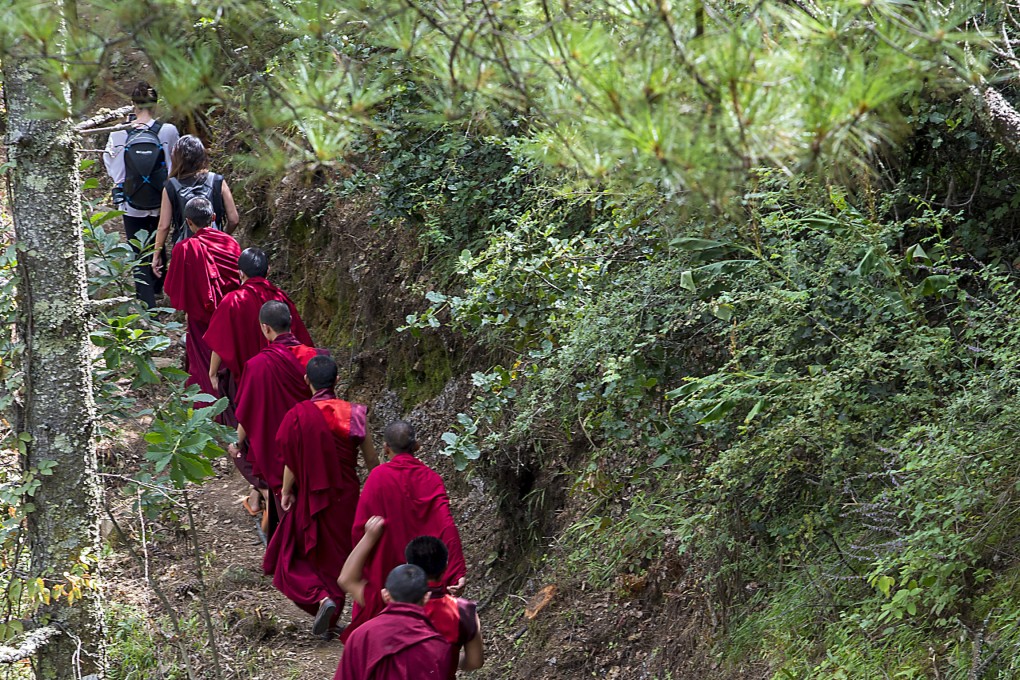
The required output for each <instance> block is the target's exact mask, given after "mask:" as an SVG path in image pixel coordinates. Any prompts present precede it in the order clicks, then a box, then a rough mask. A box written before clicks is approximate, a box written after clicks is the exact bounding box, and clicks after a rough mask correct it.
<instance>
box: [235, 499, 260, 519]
mask: <svg viewBox="0 0 1020 680" xmlns="http://www.w3.org/2000/svg"><path fill="white" fill-rule="evenodd" d="M241 505H242V506H243V507H244V509H245V510H246V511H247V512H248V514H249V515H251V516H252V517H258V516H259V515H261V514H262V513H263V512H264V511H263V510H262V503H261V502H260V503H259V505H258V507H257V508H254V509H252V507H251V503H249V502H248V499H247V498H245V499H244V500H243V501H241Z"/></svg>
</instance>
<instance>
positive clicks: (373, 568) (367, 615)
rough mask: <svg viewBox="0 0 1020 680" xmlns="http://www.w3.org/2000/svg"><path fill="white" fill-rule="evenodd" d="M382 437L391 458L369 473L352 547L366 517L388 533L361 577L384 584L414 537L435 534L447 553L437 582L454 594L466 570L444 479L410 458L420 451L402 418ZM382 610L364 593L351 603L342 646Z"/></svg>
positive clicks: (378, 600) (408, 424) (418, 461)
mask: <svg viewBox="0 0 1020 680" xmlns="http://www.w3.org/2000/svg"><path fill="white" fill-rule="evenodd" d="M385 439H386V444H385V447H384V450H385V452H386V455H387V457H389V458H390V459H391V460H390V461H389V462H388V463H384V464H382V465H380V466H379V467H377V468H376V469H374V470H372V473H371V474H369V475H368V479H367V480H365V488H364V489H362V491H361V498H360V499H359V500H358V510H357V512H356V513H355V516H354V530H353V532H352V534H351V544H352V545H356V544H357V543H358V542H359V541H360V540H361V538H362V536H364V534H365V523H366V522H367V521H368V520H369V518H370V517H373V516H375V515H378V516H380V517H384V518H386V526H387V531H386V533H385V534H384V535H383V537H382V539H381V540H380V541H379V545H378V546H376V549H375V551H374V552H373V553H372V556H371V557H370V558H369V559H368V560H367V562H366V563H365V569H364V578H365V580H366V581H368V582H370V583H383V581H384V579H385V578H386V575H387V574H388V573H389V572H390V570H391V569H393V568H394V567H395V566H397V565H399V564H402V563H403V562H404V547H405V546H406V545H407V544H408V543H409V542H410V541H411V539H412V538H415V537H417V536H436V537H438V538H439V539H441V540H442V541H443V543H445V544H446V548H447V550H448V551H449V555H450V556H449V564H448V565H447V567H446V571H445V572H444V573H443V575H442V577H441V578H440V579H439V581H438V582H439V584H440V585H442V586H443V587H445V588H448V589H449V591H450V592H451V593H452V594H454V595H458V594H459V593H460V590H461V589H463V587H464V580H465V575H466V574H467V569H466V567H465V565H464V552H463V549H462V548H461V544H460V534H459V533H458V532H457V526H456V525H455V524H454V522H453V516H452V515H451V514H450V499H449V497H448V496H447V495H446V487H445V486H444V485H443V478H442V477H440V476H439V475H438V474H436V473H435V472H434V471H433V470H432V469H431V468H429V466H427V465H426V464H425V463H423V462H422V461H420V460H419V459H418V458H416V457H415V456H414V452H415V451H417V450H418V448H419V447H418V442H417V441H416V440H415V435H414V428H413V427H411V424H410V423H408V422H406V421H403V420H398V421H396V422H393V423H391V424H390V425H389V426H388V427H387V428H386V432H385ZM383 606H384V603H383V602H382V600H381V598H379V597H372V596H371V594H369V593H366V597H365V602H364V604H363V605H359V604H357V603H355V605H354V608H353V610H352V613H351V623H350V625H349V626H347V628H346V629H344V632H343V633H342V634H341V636H340V639H341V640H343V641H345V642H346V641H347V639H348V638H349V637H350V635H351V633H353V632H354V631H355V630H357V628H358V627H359V626H361V625H362V624H364V623H365V622H366V621H368V620H369V619H371V618H372V617H373V616H375V615H376V614H378V613H379V612H380V611H382V609H383Z"/></svg>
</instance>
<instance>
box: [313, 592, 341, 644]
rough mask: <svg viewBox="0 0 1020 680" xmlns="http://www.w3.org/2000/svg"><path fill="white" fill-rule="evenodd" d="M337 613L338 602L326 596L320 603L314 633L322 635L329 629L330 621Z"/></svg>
mask: <svg viewBox="0 0 1020 680" xmlns="http://www.w3.org/2000/svg"><path fill="white" fill-rule="evenodd" d="M334 613H336V602H334V601H333V600H331V599H330V598H328V597H327V598H326V599H325V600H323V601H322V602H320V603H319V612H318V613H317V614H316V615H315V623H313V624H312V635H322V634H323V633H326V632H328V631H329V623H330V621H331V620H332V618H333V614H334Z"/></svg>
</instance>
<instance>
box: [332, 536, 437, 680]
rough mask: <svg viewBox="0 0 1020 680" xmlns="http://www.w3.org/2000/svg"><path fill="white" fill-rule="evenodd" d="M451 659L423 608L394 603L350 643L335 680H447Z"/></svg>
mask: <svg viewBox="0 0 1020 680" xmlns="http://www.w3.org/2000/svg"><path fill="white" fill-rule="evenodd" d="M386 530H387V531H389V526H387V527H386ZM449 656H450V644H449V643H448V642H447V641H446V640H444V639H443V636H442V635H440V634H439V633H438V632H437V631H436V629H435V628H433V627H432V624H431V623H430V622H429V620H428V617H426V616H425V609H424V608H422V607H420V606H418V605H415V604H404V603H400V602H394V603H392V604H390V605H388V606H387V607H386V608H385V609H384V610H383V611H382V613H381V614H379V616H377V617H375V618H374V619H372V620H371V621H369V622H368V623H366V624H365V625H364V626H362V627H361V628H360V629H359V630H357V631H356V632H355V633H354V634H353V635H351V637H350V639H348V640H347V644H345V645H344V654H343V656H342V657H341V658H340V666H339V667H338V668H337V669H336V675H334V676H333V680H445V678H446V668H447V665H448V664H449Z"/></svg>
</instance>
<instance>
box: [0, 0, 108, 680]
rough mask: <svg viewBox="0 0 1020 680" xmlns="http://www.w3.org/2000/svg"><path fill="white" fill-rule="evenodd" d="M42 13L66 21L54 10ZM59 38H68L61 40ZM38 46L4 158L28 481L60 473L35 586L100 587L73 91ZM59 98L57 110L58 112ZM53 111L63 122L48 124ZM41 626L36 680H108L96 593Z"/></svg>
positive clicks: (37, 552)
mask: <svg viewBox="0 0 1020 680" xmlns="http://www.w3.org/2000/svg"><path fill="white" fill-rule="evenodd" d="M40 11H42V12H61V11H62V4H61V3H52V4H51V5H49V6H48V7H47V8H46V9H40ZM58 37H62V34H60V32H58ZM33 51H35V47H34V46H33V45H32V42H31V41H30V40H27V39H26V40H22V41H19V42H17V43H15V44H14V45H12V47H11V49H9V50H8V51H7V52H6V53H5V54H4V59H3V63H2V74H3V84H4V98H5V104H6V109H7V152H8V160H10V161H13V163H14V167H13V170H12V172H11V180H12V181H11V187H12V194H11V204H12V209H13V216H14V229H15V240H16V243H17V245H18V270H19V271H18V274H19V284H18V291H17V295H18V315H19V316H18V337H19V338H21V339H22V340H23V342H24V343H25V347H24V350H25V351H24V354H23V357H24V359H23V366H22V368H23V369H24V373H25V391H24V400H23V404H22V407H21V410H20V413H19V414H17V415H18V419H17V420H18V423H19V430H20V431H22V432H26V433H27V434H28V435H30V437H31V439H30V441H29V442H28V443H27V446H26V452H27V455H26V456H24V459H23V461H22V463H23V465H24V467H25V469H26V470H29V469H33V468H36V467H38V464H39V463H40V462H41V461H55V462H56V465H55V466H54V467H52V474H49V475H46V476H41V477H40V480H41V482H42V484H41V486H40V487H39V489H38V491H36V493H35V495H34V497H33V499H32V502H33V505H34V506H35V510H34V511H33V512H31V513H29V514H28V520H27V528H28V533H29V556H30V569H29V578H36V577H42V578H44V579H51V578H56V579H59V580H63V578H64V577H63V574H65V573H79V574H81V573H85V574H86V575H89V576H95V575H96V567H95V558H96V556H97V555H98V553H99V521H98V517H99V514H98V511H99V502H100V495H99V494H100V488H99V485H98V483H97V476H96V472H97V463H96V451H95V443H94V440H93V434H94V426H95V403H94V400H93V395H92V377H91V367H90V361H89V353H88V346H89V344H88V343H89V337H88V313H87V293H86V278H85V251H84V244H83V243H82V238H81V220H80V217H81V192H80V181H79V175H78V165H77V158H76V153H75V147H74V130H73V122H72V120H71V118H70V105H69V94H70V93H69V88H68V87H67V84H66V82H62V81H61V80H60V78H59V75H60V74H59V73H56V72H53V71H52V70H50V69H48V67H49V66H52V62H49V61H48V60H44V59H40V58H39V54H38V52H37V51H36V53H35V54H33ZM54 98H57V101H56V102H55V101H54ZM54 103H56V104H58V105H59V108H60V109H61V110H62V111H64V115H63V116H62V117H53V116H52V115H47V114H46V112H52V111H53V110H54ZM37 619H38V620H39V621H40V622H45V623H48V624H49V625H52V626H53V627H55V628H57V629H58V630H59V631H60V634H59V635H56V636H54V637H53V638H52V639H49V640H48V641H47V643H46V644H45V645H44V646H42V648H41V649H40V651H39V652H38V653H37V654H36V655H35V657H34V658H33V666H34V668H35V672H36V676H37V677H38V678H47V679H49V678H54V679H62V678H80V677H82V676H87V675H89V674H96V673H99V674H101V673H102V670H103V665H104V659H103V643H102V639H103V635H102V633H103V630H102V615H101V611H100V597H99V593H98V590H96V589H95V588H87V589H85V590H84V591H83V592H82V599H81V600H79V601H77V602H75V603H74V604H73V605H68V604H67V599H66V598H55V599H54V600H52V601H51V603H50V604H49V605H46V606H44V607H42V608H41V609H40V611H39V615H38V616H37Z"/></svg>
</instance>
